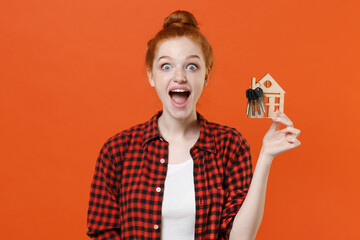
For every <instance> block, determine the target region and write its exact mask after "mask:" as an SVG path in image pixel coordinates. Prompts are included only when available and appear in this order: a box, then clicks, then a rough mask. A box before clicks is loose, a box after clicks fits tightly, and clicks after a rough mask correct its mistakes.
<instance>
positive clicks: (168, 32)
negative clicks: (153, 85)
mask: <svg viewBox="0 0 360 240" xmlns="http://www.w3.org/2000/svg"><path fill="white" fill-rule="evenodd" d="M176 37H188V38H190V39H191V40H193V41H194V42H196V43H198V44H199V46H200V47H201V49H202V52H203V55H204V58H205V66H206V68H207V69H209V70H211V69H212V66H213V53H212V48H211V46H210V43H209V42H208V40H207V39H206V38H205V37H204V35H202V34H201V32H200V31H199V27H198V24H197V21H196V19H195V17H194V16H193V15H192V14H191V13H189V12H187V11H181V10H178V11H175V12H173V13H171V14H170V15H169V16H168V17H167V18H166V19H165V21H164V26H163V29H162V30H161V31H160V32H158V33H157V34H156V35H155V37H154V38H153V39H151V40H150V41H149V42H148V43H147V50H146V58H145V61H146V65H147V67H148V68H149V69H150V70H152V67H153V62H154V57H155V52H156V50H157V48H158V46H159V43H160V42H162V41H164V40H167V39H171V38H176Z"/></svg>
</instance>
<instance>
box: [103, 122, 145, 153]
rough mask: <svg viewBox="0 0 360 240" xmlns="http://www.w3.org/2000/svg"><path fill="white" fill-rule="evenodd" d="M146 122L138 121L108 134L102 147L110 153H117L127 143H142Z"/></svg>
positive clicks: (124, 148)
mask: <svg viewBox="0 0 360 240" xmlns="http://www.w3.org/2000/svg"><path fill="white" fill-rule="evenodd" d="M147 125H148V122H144V123H139V124H136V125H134V126H132V127H129V128H126V129H124V130H122V131H120V132H117V133H115V134H114V135H112V136H110V137H109V138H108V139H107V140H106V141H105V143H104V145H103V148H105V149H106V150H107V151H108V152H110V153H112V154H115V155H117V154H119V153H120V152H121V151H124V150H126V149H127V148H128V146H129V145H139V144H142V141H143V137H144V134H145V133H146V129H147Z"/></svg>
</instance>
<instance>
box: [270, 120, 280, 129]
mask: <svg viewBox="0 0 360 240" xmlns="http://www.w3.org/2000/svg"><path fill="white" fill-rule="evenodd" d="M270 129H273V130H279V123H278V122H277V121H274V119H273V122H272V124H271V126H270Z"/></svg>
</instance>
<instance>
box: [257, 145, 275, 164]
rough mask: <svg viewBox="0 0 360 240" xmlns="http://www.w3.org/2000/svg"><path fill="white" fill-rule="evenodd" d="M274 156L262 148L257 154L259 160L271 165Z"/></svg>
mask: <svg viewBox="0 0 360 240" xmlns="http://www.w3.org/2000/svg"><path fill="white" fill-rule="evenodd" d="M274 157H275V156H274V155H273V154H271V153H270V152H269V151H268V150H267V149H266V148H264V147H262V148H261V150H260V154H259V159H263V160H264V161H266V162H269V163H271V162H272V160H273V159H274Z"/></svg>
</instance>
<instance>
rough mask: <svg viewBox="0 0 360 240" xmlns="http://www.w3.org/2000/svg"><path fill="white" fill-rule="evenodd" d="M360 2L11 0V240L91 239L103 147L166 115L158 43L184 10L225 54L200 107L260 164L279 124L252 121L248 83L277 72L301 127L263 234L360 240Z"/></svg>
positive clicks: (269, 201)
mask: <svg viewBox="0 0 360 240" xmlns="http://www.w3.org/2000/svg"><path fill="white" fill-rule="evenodd" d="M180 2H181V3H180ZM356 4H357V1H355V0H353V1H314V0H301V1H300V0H299V1H288V0H271V1H270V0H268V1H265V0H263V1H236V0H232V1H227V0H222V1H215V0H212V1H188V0H182V1H169V0H166V1H163V0H162V1H160V0H158V1H148V0H146V1H145V0H144V1H119V0H117V1H115V0H107V1H94V0H90V1H89V0H61V1H60V0H52V1H44V0H42V1H40V0H37V1H36V0H33V1H25V0H16V1H3V2H2V4H1V5H2V6H1V8H0V34H1V37H0V79H1V85H0V107H1V108H0V110H1V118H0V126H1V132H0V134H1V138H0V141H1V142H0V148H1V149H0V150H1V152H0V154H1V155H0V158H1V168H0V178H1V179H0V184H1V193H0V194H1V195H0V199H1V200H0V201H1V205H0V214H1V220H0V221H1V222H0V232H1V239H7V240H12V239H22V240H26V239H52V240H56V239H87V237H86V235H85V232H86V214H87V204H88V199H89V189H90V183H91V180H92V176H93V172H94V167H95V161H96V158H97V155H98V152H99V150H100V148H101V146H102V144H103V143H104V142H105V140H106V139H107V138H108V137H110V136H112V135H113V134H115V133H116V132H119V131H121V130H122V129H125V128H127V127H130V126H132V125H134V124H137V123H140V122H143V121H146V120H148V119H149V118H150V117H151V116H152V115H153V114H155V112H156V111H157V110H159V109H161V103H160V101H159V100H158V98H157V95H156V93H155V90H154V89H153V88H151V87H150V85H149V84H148V82H147V78H146V71H145V64H144V54H145V49H146V42H147V41H148V40H149V39H150V38H151V37H153V36H154V34H155V33H156V32H157V31H158V30H160V28H161V27H162V23H163V19H164V18H165V17H166V16H167V15H168V14H169V13H171V12H172V11H174V10H178V9H185V10H189V11H191V12H192V13H193V14H194V15H195V17H196V18H197V20H198V22H199V24H200V29H201V30H202V32H203V33H204V35H205V36H207V38H208V39H209V41H210V42H211V44H212V46H213V49H214V55H215V62H214V70H213V72H212V74H211V78H210V83H209V85H208V87H207V88H206V89H205V91H204V93H203V96H202V97H201V98H200V102H199V104H198V111H199V112H200V113H202V114H203V115H204V116H205V117H206V118H207V119H208V120H210V121H215V122H219V123H222V124H226V125H230V126H233V127H236V128H237V129H238V130H239V131H240V132H242V134H243V135H244V136H245V137H246V139H247V140H248V141H249V143H250V145H251V150H252V155H253V161H254V164H255V163H256V159H257V156H258V153H259V151H260V147H261V142H262V137H263V135H264V134H265V132H266V131H267V129H268V127H269V126H270V124H271V120H269V119H248V118H247V117H246V116H245V108H246V98H245V90H246V89H247V88H248V87H249V86H250V82H251V77H256V78H257V79H260V78H262V77H263V76H264V75H265V74H266V73H267V72H269V73H270V74H271V75H272V76H273V77H274V79H275V80H276V81H277V82H278V83H279V84H280V85H281V87H282V88H283V89H284V90H285V91H286V94H285V113H286V114H287V115H288V116H289V117H290V118H291V119H292V120H293V122H294V124H295V127H296V128H299V129H300V130H301V131H302V133H301V135H300V137H299V139H300V141H301V142H302V145H301V146H300V147H299V148H297V149H295V150H293V151H290V152H286V153H283V154H281V155H279V156H278V157H276V159H275V160H274V162H273V166H272V169H271V172H270V177H269V182H268V191H267V196H266V206H265V213H264V218H263V222H262V225H261V227H260V230H259V233H258V237H257V239H266V240H269V239H276V240H280V239H293V240H296V239H302V240H303V239H359V238H360V232H359V230H358V223H359V221H358V213H359V202H360V197H359V184H360V182H359V177H358V176H359V174H358V171H359V167H360V164H359V161H358V150H356V148H357V149H359V147H358V136H359V125H358V118H359V111H358V110H359V107H358V106H359V103H360V102H359V100H358V98H357V97H358V90H359V88H360V84H359V80H358V77H359V73H360V72H359V57H360V54H359V43H360V31H359V23H360V21H359V20H360V19H359V17H358V12H359V5H357V6H356Z"/></svg>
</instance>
